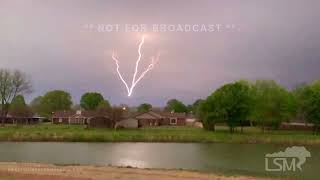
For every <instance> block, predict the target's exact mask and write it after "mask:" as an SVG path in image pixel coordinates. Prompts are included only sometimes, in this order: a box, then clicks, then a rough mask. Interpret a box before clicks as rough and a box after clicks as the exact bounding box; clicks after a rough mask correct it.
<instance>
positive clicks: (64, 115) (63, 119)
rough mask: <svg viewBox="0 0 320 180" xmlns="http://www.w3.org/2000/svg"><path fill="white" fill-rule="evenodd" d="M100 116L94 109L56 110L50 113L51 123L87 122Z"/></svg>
mask: <svg viewBox="0 0 320 180" xmlns="http://www.w3.org/2000/svg"><path fill="white" fill-rule="evenodd" d="M99 116H101V115H100V114H99V113H98V112H96V111H81V110H77V111H74V110H69V111H57V112H54V113H52V117H51V119H52V123H53V124H87V122H88V121H89V120H90V119H91V118H94V117H99Z"/></svg>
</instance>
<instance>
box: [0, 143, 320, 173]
mask: <svg viewBox="0 0 320 180" xmlns="http://www.w3.org/2000/svg"><path fill="white" fill-rule="evenodd" d="M286 147H287V146H279V145H255V144H200V143H53V142H48V143H37V142H31V143H11V142H5V143H0V161H17V162H40V163H54V164H90V165H114V166H131V167H138V168H167V169H192V170H200V171H219V172H222V173H227V174H228V173H229V174H234V173H236V174H249V175H250V174H251V175H270V173H268V172H265V170H264V156H265V154H267V153H272V152H277V151H280V150H284V149H285V148H286ZM306 148H307V149H308V150H309V151H310V152H311V155H312V157H311V158H309V159H308V160H307V162H306V163H305V165H304V166H303V172H297V173H293V174H292V175H294V176H296V175H298V176H299V177H303V178H306V177H308V178H307V179H313V178H314V177H316V175H317V173H316V172H317V167H319V166H320V159H319V158H320V151H319V150H320V147H306ZM276 175H283V174H281V173H278V174H276Z"/></svg>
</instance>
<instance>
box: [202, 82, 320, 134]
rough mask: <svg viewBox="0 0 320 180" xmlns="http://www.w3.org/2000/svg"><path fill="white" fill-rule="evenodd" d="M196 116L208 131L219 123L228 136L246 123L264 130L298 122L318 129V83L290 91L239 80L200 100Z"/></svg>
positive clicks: (319, 102) (315, 129) (319, 91)
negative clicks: (223, 125) (300, 121)
mask: <svg viewBox="0 0 320 180" xmlns="http://www.w3.org/2000/svg"><path fill="white" fill-rule="evenodd" d="M197 115H198V116H199V117H200V118H201V119H202V121H203V125H204V127H205V129H207V130H214V129H215V125H216V124H218V123H225V124H227V125H228V126H229V129H230V132H231V133H232V132H234V131H235V128H236V127H241V131H242V129H243V128H242V127H243V126H244V125H245V124H246V123H251V124H252V123H254V124H255V125H257V126H259V127H261V129H262V131H263V132H264V131H265V129H267V128H268V129H270V128H271V129H277V128H278V127H279V125H280V124H281V123H282V122H286V121H287V122H289V121H290V120H292V119H294V118H298V119H300V120H303V121H305V122H309V123H313V124H314V126H313V127H314V132H317V131H319V126H320V81H314V82H312V83H310V84H303V85H299V86H297V87H296V88H295V89H293V90H291V91H289V90H287V89H285V88H284V87H282V86H280V85H279V84H277V83H276V82H275V81H273V80H257V81H255V82H249V81H246V80H240V81H237V82H234V83H229V84H225V85H223V86H222V87H220V88H218V89H217V90H216V91H214V92H213V93H212V94H211V95H210V96H208V97H207V98H206V99H205V100H203V101H202V102H201V103H200V105H199V107H198V109H197Z"/></svg>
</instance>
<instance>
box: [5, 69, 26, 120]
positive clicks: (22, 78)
mask: <svg viewBox="0 0 320 180" xmlns="http://www.w3.org/2000/svg"><path fill="white" fill-rule="evenodd" d="M31 91H32V86H31V83H30V80H29V78H28V77H27V75H26V74H24V73H22V72H21V71H19V70H15V71H10V70H8V69H0V101H1V122H2V125H4V121H5V118H6V116H7V114H8V111H9V105H10V103H11V101H12V99H14V98H15V97H16V96H17V95H19V94H21V95H22V94H26V93H31Z"/></svg>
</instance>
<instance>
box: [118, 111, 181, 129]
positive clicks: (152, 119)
mask: <svg viewBox="0 0 320 180" xmlns="http://www.w3.org/2000/svg"><path fill="white" fill-rule="evenodd" d="M184 125H186V114H185V113H156V112H153V111H148V112H144V113H138V114H133V115H129V116H127V117H125V118H123V120H121V121H119V122H116V125H115V127H116V128H138V127H152V126H184Z"/></svg>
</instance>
